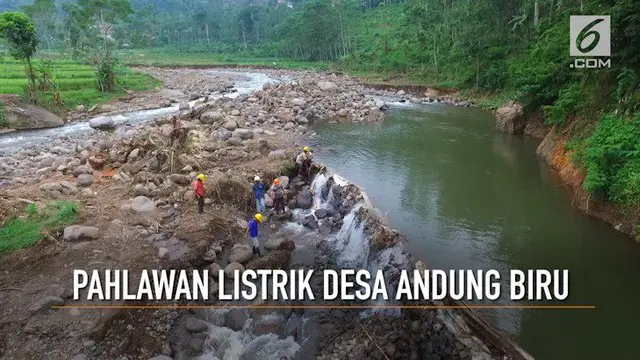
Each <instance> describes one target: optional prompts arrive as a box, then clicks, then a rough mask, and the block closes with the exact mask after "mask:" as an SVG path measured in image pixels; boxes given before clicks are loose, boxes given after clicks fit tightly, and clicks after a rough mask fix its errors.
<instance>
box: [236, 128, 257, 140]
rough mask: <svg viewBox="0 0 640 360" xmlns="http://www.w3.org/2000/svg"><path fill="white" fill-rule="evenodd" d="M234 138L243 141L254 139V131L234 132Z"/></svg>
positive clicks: (242, 130) (238, 130) (237, 130)
mask: <svg viewBox="0 0 640 360" xmlns="http://www.w3.org/2000/svg"><path fill="white" fill-rule="evenodd" d="M233 137H237V138H240V139H242V140H248V139H253V131H251V130H249V129H235V130H234V131H233Z"/></svg>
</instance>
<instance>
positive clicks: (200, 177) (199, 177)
mask: <svg viewBox="0 0 640 360" xmlns="http://www.w3.org/2000/svg"><path fill="white" fill-rule="evenodd" d="M198 179H200V180H202V181H205V180H206V179H207V176H206V175H205V174H198Z"/></svg>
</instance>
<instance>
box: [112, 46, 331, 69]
mask: <svg viewBox="0 0 640 360" xmlns="http://www.w3.org/2000/svg"><path fill="white" fill-rule="evenodd" d="M198 51H201V50H199V49H197V48H192V49H189V50H188V51H178V50H176V49H175V48H153V49H135V50H127V51H119V52H118V58H119V59H120V60H121V61H122V62H123V63H125V64H127V65H132V66H133V65H140V66H256V67H271V68H277V69H294V70H328V69H329V67H330V63H329V62H328V61H302V60H290V59H282V58H277V57H271V58H270V57H249V56H243V54H211V53H203V52H198Z"/></svg>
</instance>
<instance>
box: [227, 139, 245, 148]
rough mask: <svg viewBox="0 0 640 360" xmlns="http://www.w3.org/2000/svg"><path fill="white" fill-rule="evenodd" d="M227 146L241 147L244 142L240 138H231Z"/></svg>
mask: <svg viewBox="0 0 640 360" xmlns="http://www.w3.org/2000/svg"><path fill="white" fill-rule="evenodd" d="M227 145H229V146H240V145H242V140H240V139H239V138H234V137H232V138H230V139H229V140H227Z"/></svg>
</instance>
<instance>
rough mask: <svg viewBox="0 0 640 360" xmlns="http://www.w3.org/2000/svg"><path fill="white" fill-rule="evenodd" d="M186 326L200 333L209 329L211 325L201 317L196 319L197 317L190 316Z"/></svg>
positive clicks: (191, 330)
mask: <svg viewBox="0 0 640 360" xmlns="http://www.w3.org/2000/svg"><path fill="white" fill-rule="evenodd" d="M185 328H186V329H187V331H189V332H192V333H199V332H203V331H205V330H207V329H208V328H209V327H208V326H207V324H206V323H205V322H204V321H202V320H199V319H196V318H188V319H187V323H186V324H185Z"/></svg>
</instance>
